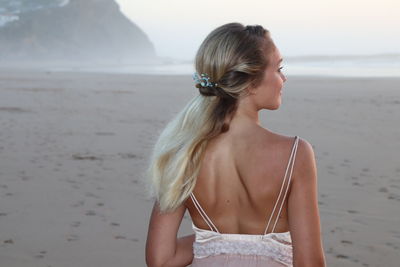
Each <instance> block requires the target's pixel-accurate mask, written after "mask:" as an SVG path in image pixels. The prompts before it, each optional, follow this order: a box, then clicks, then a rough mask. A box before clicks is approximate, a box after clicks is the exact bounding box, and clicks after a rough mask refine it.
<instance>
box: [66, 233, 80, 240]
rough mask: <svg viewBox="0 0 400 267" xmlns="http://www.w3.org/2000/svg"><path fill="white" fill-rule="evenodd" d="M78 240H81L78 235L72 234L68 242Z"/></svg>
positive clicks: (68, 237)
mask: <svg viewBox="0 0 400 267" xmlns="http://www.w3.org/2000/svg"><path fill="white" fill-rule="evenodd" d="M77 240H79V236H78V235H74V234H70V235H68V236H67V241H77Z"/></svg>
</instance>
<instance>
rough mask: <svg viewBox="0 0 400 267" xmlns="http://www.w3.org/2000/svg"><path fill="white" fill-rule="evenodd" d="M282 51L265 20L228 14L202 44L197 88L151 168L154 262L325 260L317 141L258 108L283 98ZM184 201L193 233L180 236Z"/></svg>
mask: <svg viewBox="0 0 400 267" xmlns="http://www.w3.org/2000/svg"><path fill="white" fill-rule="evenodd" d="M281 61H282V58H281V55H280V52H279V49H278V48H277V47H276V46H275V44H274V42H273V41H272V39H271V37H270V35H269V32H268V30H266V29H264V28H263V27H261V26H260V25H254V26H246V27H245V26H243V25H242V24H240V23H228V24H225V25H222V26H220V27H218V28H216V29H215V30H214V31H212V32H211V33H210V34H209V35H208V36H207V37H206V39H205V40H204V41H203V43H202V44H201V46H200V48H199V50H198V52H197V55H196V61H195V67H196V71H197V72H196V73H195V75H194V80H195V84H196V87H197V88H198V90H199V95H198V96H196V97H194V98H193V99H192V100H191V101H190V102H189V103H188V104H187V106H186V107H185V108H184V109H183V110H182V111H181V112H180V113H179V114H178V115H177V116H176V117H175V118H174V119H173V120H172V121H171V122H170V123H169V124H168V125H167V127H166V128H165V129H164V131H163V132H162V133H161V135H160V137H159V139H158V141H157V143H156V145H155V147H154V150H153V154H152V158H151V162H150V167H149V168H148V174H149V177H150V179H151V181H152V186H153V193H154V195H155V197H156V201H155V204H154V208H153V211H152V215H151V218H150V224H149V231H148V239H147V244H146V262H147V264H148V265H149V266H187V265H189V264H191V263H192V266H296V267H299V266H307V267H313V266H318V267H321V266H325V258H324V253H323V247H322V241H321V235H320V232H321V231H320V219H319V211H318V200H317V198H318V197H317V171H316V164H315V158H314V151H313V149H312V146H311V145H310V143H308V142H307V141H306V140H305V139H302V138H300V137H298V136H295V137H294V138H293V137H288V136H284V135H280V134H277V133H274V132H272V131H270V130H269V129H266V128H263V127H262V126H261V125H260V121H259V117H258V111H260V110H262V109H269V110H276V109H278V108H279V106H280V104H281V97H282V96H281V95H282V93H281V92H282V87H283V83H284V82H285V81H286V78H285V76H284V75H283V74H282V72H281V69H282V67H280V63H281ZM186 210H188V211H189V214H190V216H191V218H192V222H193V223H192V226H193V230H194V232H195V234H194V235H189V236H185V237H182V238H177V231H178V229H179V225H180V223H181V220H182V217H183V215H184V213H185V211H186Z"/></svg>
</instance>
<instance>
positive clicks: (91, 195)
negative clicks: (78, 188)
mask: <svg viewBox="0 0 400 267" xmlns="http://www.w3.org/2000/svg"><path fill="white" fill-rule="evenodd" d="M85 196H86V197H93V198H96V199H99V198H100V196H98V195H95V194H93V193H91V192H86V193H85Z"/></svg>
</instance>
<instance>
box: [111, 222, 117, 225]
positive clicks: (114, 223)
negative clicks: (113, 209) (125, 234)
mask: <svg viewBox="0 0 400 267" xmlns="http://www.w3.org/2000/svg"><path fill="white" fill-rule="evenodd" d="M110 225H111V226H119V223H116V222H112V223H110Z"/></svg>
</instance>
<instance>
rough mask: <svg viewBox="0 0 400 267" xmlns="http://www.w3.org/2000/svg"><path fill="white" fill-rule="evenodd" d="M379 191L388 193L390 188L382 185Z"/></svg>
mask: <svg viewBox="0 0 400 267" xmlns="http://www.w3.org/2000/svg"><path fill="white" fill-rule="evenodd" d="M379 192H382V193H387V192H389V191H388V189H387V188H386V187H381V188H379Z"/></svg>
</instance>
